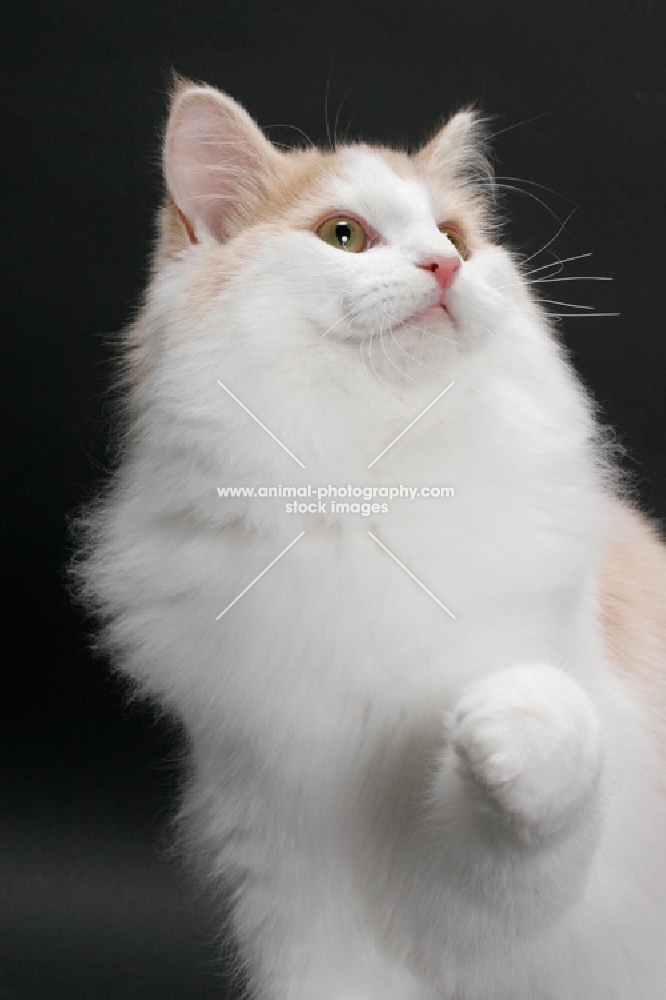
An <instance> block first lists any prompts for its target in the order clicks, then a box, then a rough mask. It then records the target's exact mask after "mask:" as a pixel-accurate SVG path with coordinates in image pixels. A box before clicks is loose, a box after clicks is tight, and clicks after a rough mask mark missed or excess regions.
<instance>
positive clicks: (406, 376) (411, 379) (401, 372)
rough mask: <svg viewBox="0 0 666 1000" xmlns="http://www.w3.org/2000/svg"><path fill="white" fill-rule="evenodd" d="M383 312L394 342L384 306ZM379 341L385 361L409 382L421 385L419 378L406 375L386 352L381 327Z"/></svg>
mask: <svg viewBox="0 0 666 1000" xmlns="http://www.w3.org/2000/svg"><path fill="white" fill-rule="evenodd" d="M384 313H385V315H386V317H387V319H388V325H389V334H390V335H391V340H393V342H394V343H395V342H396V340H395V337H394V335H393V327H392V326H391V320H390V317H389V314H388V312H387V311H386V306H384ZM379 341H380V343H381V345H382V348H383V350H384V354H385V355H386V360H387V361H389V362H390V364H392V365H393V367H394V368H395V370H396V371H397V372H400V374H401V375H402V376H403V377H404V378H408V379H409V380H410V381H411V382H416V383H417V384H418V385H423V383H422V382H421V381H420V380H419V379H417V378H414V377H413V376H412V375H408V374H407V372H405V371H403V370H402V368H400V367H399V365H397V364H396V363H395V361H394V360H393V359H392V358H391V357H390V356H389V353H388V351H387V350H386V346H385V344H384V338H383V336H382V331H381V327H380V330H379Z"/></svg>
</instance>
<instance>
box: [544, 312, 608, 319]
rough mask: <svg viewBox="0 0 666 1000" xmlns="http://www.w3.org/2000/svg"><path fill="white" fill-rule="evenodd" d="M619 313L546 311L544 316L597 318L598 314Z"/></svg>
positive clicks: (554, 317) (555, 317)
mask: <svg viewBox="0 0 666 1000" xmlns="http://www.w3.org/2000/svg"><path fill="white" fill-rule="evenodd" d="M619 315H620V313H619V312H616V313H597V312H584V313H546V316H550V318H551V319H586V318H588V317H589V318H590V319H591V318H593V317H594V318H595V319H596V318H597V317H600V316H619Z"/></svg>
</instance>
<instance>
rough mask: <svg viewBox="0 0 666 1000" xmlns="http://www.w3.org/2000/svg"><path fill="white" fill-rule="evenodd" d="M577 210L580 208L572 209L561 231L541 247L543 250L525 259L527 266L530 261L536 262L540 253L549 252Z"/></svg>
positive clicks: (524, 262)
mask: <svg viewBox="0 0 666 1000" xmlns="http://www.w3.org/2000/svg"><path fill="white" fill-rule="evenodd" d="M577 208H578V206H576V207H575V208H572V209H571V211H570V212H569V214H568V215H567V217H566V219H565V220H564V222H563V223H562V225H561V226H560V228H559V229H558V230H557V232H556V233H555V235H554V236H551V238H550V239H549V240H548V242H547V243H545V244H544V245H543V246H542V247H541V249H540V250H537V252H536V253H533V254H532V255H531V256H530V257H527V258H526V259H525V260H524V261H523V264H527V263H528V262H529V261H531V260H534V258H535V257H538V256H539V254H540V253H543V252H544V250H547V249H548V247H549V246H550V245H551V243H554V242H555V240H556V239H557V237H558V236H559V235H560V234H561V232H562V230H563V229H564V227H565V226H566V224H567V222H568V221H569V219H570V218H571V216H572V215H573V214H574V212H576V211H577Z"/></svg>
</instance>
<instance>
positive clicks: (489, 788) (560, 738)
mask: <svg viewBox="0 0 666 1000" xmlns="http://www.w3.org/2000/svg"><path fill="white" fill-rule="evenodd" d="M449 737H450V741H451V745H452V746H453V748H454V750H455V752H456V754H457V756H458V761H459V767H460V770H461V772H462V773H463V774H464V775H465V778H466V779H468V780H469V781H470V782H471V785H472V788H473V791H474V793H475V795H476V798H477V800H478V801H479V802H480V803H481V804H482V805H483V804H484V802H485V804H486V805H487V806H488V807H491V808H492V807H494V809H499V810H500V811H501V812H502V813H503V814H505V815H506V817H507V819H510V820H512V821H513V822H514V823H516V824H518V825H519V826H521V825H522V826H527V827H528V828H529V829H531V830H534V831H536V832H541V833H548V832H551V831H552V832H555V831H556V830H558V829H560V828H562V827H563V826H564V825H565V824H566V823H567V822H568V821H569V820H570V819H571V818H572V817H573V816H574V815H575V814H576V812H577V811H578V809H579V807H580V806H581V805H582V804H583V803H584V802H585V800H586V798H587V797H588V795H589V794H590V792H591V790H592V788H593V786H594V785H595V782H596V780H597V778H598V776H599V773H600V769H601V758H602V745H601V743H602V741H601V726H600V723H599V719H598V716H597V713H596V711H595V709H594V706H593V705H592V702H591V701H590V698H589V697H588V695H587V694H586V693H585V692H584V691H583V690H582V688H581V687H579V685H577V684H576V683H575V682H574V681H572V680H571V679H570V678H569V677H568V676H567V675H566V674H565V673H564V672H563V671H562V670H559V669H557V668H555V667H550V666H545V665H541V664H535V665H529V666H520V667H512V668H508V669H505V670H501V671H498V672H497V673H495V674H491V675H490V676H488V677H485V678H484V679H483V680H481V681H479V682H477V683H476V684H475V685H474V686H473V687H472V688H471V689H470V690H469V691H468V692H467V693H466V694H464V695H463V697H462V698H461V699H460V701H459V702H458V704H457V705H456V707H455V709H454V710H453V712H452V715H451V717H450V719H449Z"/></svg>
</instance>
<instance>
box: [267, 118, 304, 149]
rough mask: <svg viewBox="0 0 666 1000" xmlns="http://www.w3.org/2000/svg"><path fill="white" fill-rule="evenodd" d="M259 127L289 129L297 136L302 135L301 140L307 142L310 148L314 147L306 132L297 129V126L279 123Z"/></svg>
mask: <svg viewBox="0 0 666 1000" xmlns="http://www.w3.org/2000/svg"><path fill="white" fill-rule="evenodd" d="M261 127H262V128H263V129H269V128H291V129H293V130H294V132H298V134H299V135H302V136H303V138H304V139H305V140H306V141H307V142H308V144H309V145H310V146H314V145H315V144H314V142H313V141H312V139H311V138H310V136H309V135H308V134H307V132H304V131H303V129H302V128H298V126H297V125H288V124H287V123H286V122H279V123H278V124H276V125H262V126H261Z"/></svg>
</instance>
